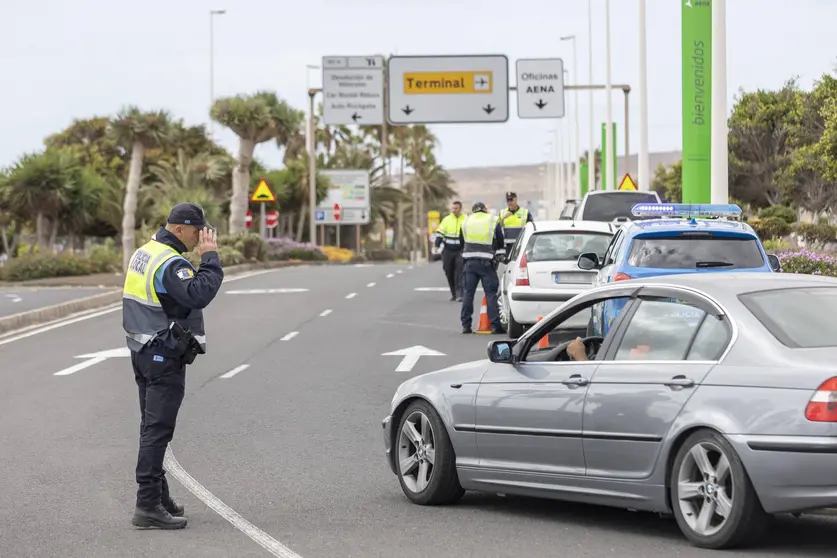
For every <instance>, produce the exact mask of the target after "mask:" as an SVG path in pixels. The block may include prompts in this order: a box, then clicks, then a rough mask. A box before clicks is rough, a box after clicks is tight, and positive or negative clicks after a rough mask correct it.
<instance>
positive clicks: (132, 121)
mask: <svg viewBox="0 0 837 558" xmlns="http://www.w3.org/2000/svg"><path fill="white" fill-rule="evenodd" d="M170 122H171V119H170V118H169V114H168V112H166V111H163V110H160V111H155V112H142V111H140V109H139V108H137V107H134V106H131V107H128V108H126V109H123V110H122V111H120V112H119V113H118V114H117V115H116V118H115V119H114V120H112V121H111V133H112V134H113V136H114V137H115V138H116V139H117V141H118V142H119V143H120V144H121V145H130V146H131V165H130V168H129V170H128V181H127V183H126V184H125V200H124V202H123V206H122V269H123V270H124V271H127V270H128V263H129V262H130V259H131V255H132V254H133V252H134V250H135V249H136V241H135V239H134V233H135V230H136V218H137V215H136V212H137V194H138V192H139V185H140V179H141V178H142V165H143V161H144V160H145V150H146V149H148V148H152V147H159V146H160V145H162V144H164V143H165V142H166V141H167V140H168V137H169V133H170V129H171V124H170Z"/></svg>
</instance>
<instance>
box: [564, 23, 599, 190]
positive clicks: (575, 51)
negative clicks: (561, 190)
mask: <svg viewBox="0 0 837 558" xmlns="http://www.w3.org/2000/svg"><path fill="white" fill-rule="evenodd" d="M561 40H562V41H572V43H573V76H575V79H574V80H573V85H578V83H579V79H578V77H579V76H580V75H581V69H580V68H579V67H578V48H577V45H576V42H575V35H569V36H567V37H561ZM590 82H591V83H592V77H591V79H590ZM573 95H574V97H573V103H574V105H575V106H574V107H573V108H574V111H575V154H574V155H575V160H574V161H573V168H574V169H575V192H569V193H568V194H567V195H568V197H569V198H577V197H579V196H580V195H581V169H579V161H580V160H581V143H580V141H579V139H578V127H579V119H578V89H576V90H575V92H574V93H573ZM591 95H592V92H591Z"/></svg>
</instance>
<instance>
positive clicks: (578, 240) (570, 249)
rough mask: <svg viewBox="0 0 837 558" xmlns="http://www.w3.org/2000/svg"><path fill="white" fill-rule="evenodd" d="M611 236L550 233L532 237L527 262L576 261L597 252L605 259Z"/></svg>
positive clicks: (583, 232) (587, 233)
mask: <svg viewBox="0 0 837 558" xmlns="http://www.w3.org/2000/svg"><path fill="white" fill-rule="evenodd" d="M610 239H611V235H610V234H608V233H598V232H590V231H549V232H540V233H535V234H533V235H532V238H530V239H529V245H528V246H527V247H526V261H527V262H563V261H576V260H577V259H578V257H579V256H580V255H581V254H584V253H586V252H595V253H596V254H598V255H599V258H600V259H601V258H603V257H604V254H605V252H606V251H607V246H608V244H610Z"/></svg>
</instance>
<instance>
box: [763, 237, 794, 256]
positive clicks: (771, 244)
mask: <svg viewBox="0 0 837 558" xmlns="http://www.w3.org/2000/svg"><path fill="white" fill-rule="evenodd" d="M762 244H764V250H765V251H766V252H767V253H768V254H775V253H777V252H787V251H790V250H791V249H793V245H792V244H791V243H790V242H787V241H786V240H781V239H778V238H769V239H767V240H765V241H764V242H763V243H762Z"/></svg>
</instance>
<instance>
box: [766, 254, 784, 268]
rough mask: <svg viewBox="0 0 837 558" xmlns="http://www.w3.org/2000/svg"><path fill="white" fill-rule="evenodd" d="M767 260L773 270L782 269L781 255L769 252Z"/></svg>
mask: <svg viewBox="0 0 837 558" xmlns="http://www.w3.org/2000/svg"><path fill="white" fill-rule="evenodd" d="M767 262H768V263H769V264H770V268H771V269H772V270H773V271H776V272H779V271H782V262H780V261H779V256H776V255H775V254H767Z"/></svg>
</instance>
